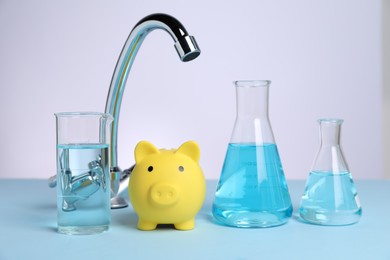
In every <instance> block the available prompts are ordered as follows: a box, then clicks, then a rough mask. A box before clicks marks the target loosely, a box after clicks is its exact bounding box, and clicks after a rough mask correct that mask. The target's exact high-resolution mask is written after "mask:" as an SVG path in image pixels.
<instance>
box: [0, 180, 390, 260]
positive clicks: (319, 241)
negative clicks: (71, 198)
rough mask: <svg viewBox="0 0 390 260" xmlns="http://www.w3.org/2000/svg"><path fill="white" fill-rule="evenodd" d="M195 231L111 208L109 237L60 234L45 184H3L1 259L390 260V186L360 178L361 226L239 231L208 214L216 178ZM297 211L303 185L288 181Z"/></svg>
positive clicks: (51, 196)
mask: <svg viewBox="0 0 390 260" xmlns="http://www.w3.org/2000/svg"><path fill="white" fill-rule="evenodd" d="M207 184H208V189H207V198H206V201H205V204H204V206H203V208H202V210H201V212H200V213H199V214H198V216H197V218H196V228H195V229H194V230H192V231H177V230H174V229H170V228H162V229H158V230H155V231H139V230H137V229H136V224H137V216H136V215H135V213H134V211H133V209H132V208H131V207H128V208H125V209H120V210H113V211H112V225H111V228H110V230H109V231H108V232H105V233H102V234H98V235H89V236H68V235H62V234H58V233H57V232H56V192H55V189H50V188H48V186H47V181H46V180H6V179H2V180H1V179H0V205H1V214H0V259H1V260H9V259H18V260H19V259H20V260H23V259H69V260H71V259H75V260H77V259H88V260H96V259H110V260H111V259H129V260H130V259H131V260H134V259H160V260H163V259H185V260H189V259H197V260H199V259H224V260H227V259H366V260H367V259H370V260H371V259H374V260H376V259H378V260H381V259H390V181H374V180H372V181H356V188H357V191H358V193H359V196H360V200H361V203H362V206H363V217H362V219H361V221H360V222H359V223H357V224H355V225H351V226H343V227H323V226H315V225H308V224H303V223H301V222H299V221H297V220H296V219H295V218H292V219H291V220H290V221H289V222H288V223H287V224H286V225H283V226H279V227H274V228H265V229H238V228H229V227H224V226H220V225H217V224H215V223H213V222H212V218H211V216H210V210H211V204H212V200H213V196H214V190H215V186H216V181H208V183H207ZM288 184H289V189H290V194H291V198H292V200H293V205H294V209H295V210H296V209H297V206H298V204H299V201H300V195H301V193H302V192H303V189H304V182H303V181H289V182H288Z"/></svg>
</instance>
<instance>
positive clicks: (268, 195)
mask: <svg viewBox="0 0 390 260" xmlns="http://www.w3.org/2000/svg"><path fill="white" fill-rule="evenodd" d="M270 83H271V82H270V81H265V80H262V81H261V80H258V81H235V82H234V85H235V87H236V101H237V114H236V121H235V124H234V128H233V133H232V136H231V140H230V143H229V144H228V148H227V152H226V157H225V161H224V165H223V168H222V172H221V176H220V179H219V183H218V186H217V190H216V193H215V199H214V203H213V208H212V213H213V216H214V218H215V220H216V221H217V222H219V223H220V224H223V225H227V226H233V227H271V226H277V225H281V224H284V223H286V222H287V220H288V219H289V218H290V217H291V214H292V205H291V199H290V194H289V191H288V187H287V183H286V180H285V176H284V172H283V168H282V164H281V161H280V157H279V153H278V149H277V146H276V143H275V140H274V136H273V132H272V129H271V124H270V121H269V117H268V89H269V85H270Z"/></svg>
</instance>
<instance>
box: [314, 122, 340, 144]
mask: <svg viewBox="0 0 390 260" xmlns="http://www.w3.org/2000/svg"><path fill="white" fill-rule="evenodd" d="M318 122H319V124H320V134H321V145H325V146H340V132H341V124H342V123H343V120H341V119H320V120H318Z"/></svg>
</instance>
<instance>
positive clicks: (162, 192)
mask: <svg viewBox="0 0 390 260" xmlns="http://www.w3.org/2000/svg"><path fill="white" fill-rule="evenodd" d="M149 197H150V200H151V201H152V202H153V204H155V205H157V206H171V205H174V204H175V203H176V202H177V201H178V200H179V189H178V188H177V187H176V185H174V184H172V183H157V184H155V185H153V186H152V187H151V188H150V192H149Z"/></svg>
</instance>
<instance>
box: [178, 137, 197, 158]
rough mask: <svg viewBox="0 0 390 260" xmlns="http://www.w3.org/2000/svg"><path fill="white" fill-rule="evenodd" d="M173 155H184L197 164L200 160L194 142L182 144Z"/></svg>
mask: <svg viewBox="0 0 390 260" xmlns="http://www.w3.org/2000/svg"><path fill="white" fill-rule="evenodd" d="M175 153H181V154H185V155H187V156H188V157H190V158H191V159H193V160H194V161H195V162H199V159H200V149H199V146H198V144H197V143H196V142H194V141H188V142H185V143H184V144H182V145H181V146H180V147H179V148H178V149H177V150H176V152H175Z"/></svg>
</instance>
